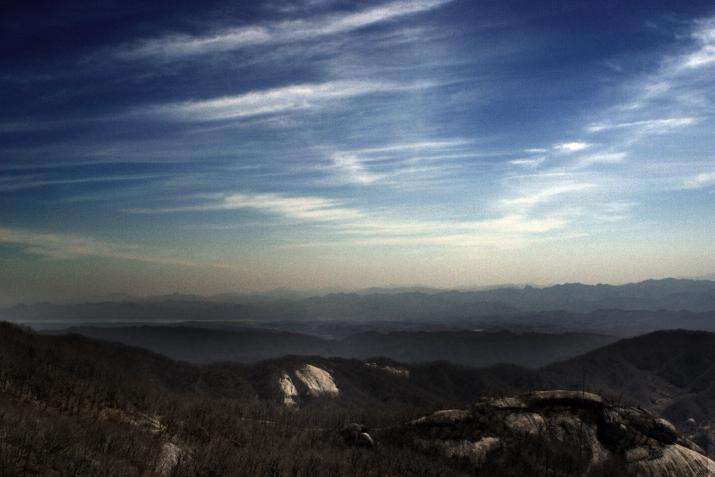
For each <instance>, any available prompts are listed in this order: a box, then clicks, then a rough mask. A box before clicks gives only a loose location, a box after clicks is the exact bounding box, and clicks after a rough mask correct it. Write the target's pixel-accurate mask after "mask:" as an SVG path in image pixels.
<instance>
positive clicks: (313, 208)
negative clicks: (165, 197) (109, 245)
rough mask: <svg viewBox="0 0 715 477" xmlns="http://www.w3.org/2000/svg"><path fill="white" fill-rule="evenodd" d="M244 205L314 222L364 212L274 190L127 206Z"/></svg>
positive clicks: (181, 209) (142, 211) (158, 211)
mask: <svg viewBox="0 0 715 477" xmlns="http://www.w3.org/2000/svg"><path fill="white" fill-rule="evenodd" d="M240 209H254V210H259V211H262V212H267V213H271V214H275V215H279V216H283V217H286V218H290V219H296V220H303V221H311V222H326V221H327V222H335V221H345V220H354V219H356V218H358V217H360V216H361V215H362V214H361V213H360V212H359V211H357V210H355V209H351V208H346V207H342V206H341V205H340V203H339V201H337V200H333V199H326V198H323V197H311V196H307V197H300V196H285V195H282V194H273V193H266V194H244V193H236V194H228V195H225V196H220V197H217V198H216V200H211V201H208V202H205V203H200V204H195V205H189V206H185V207H170V208H156V209H127V210H126V212H129V213H136V214H163V213H176V212H196V211H211V210H240Z"/></svg>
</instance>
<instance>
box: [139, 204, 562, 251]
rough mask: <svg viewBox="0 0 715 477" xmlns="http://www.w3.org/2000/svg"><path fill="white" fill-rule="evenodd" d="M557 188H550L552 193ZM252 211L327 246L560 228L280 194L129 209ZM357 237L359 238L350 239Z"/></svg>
mask: <svg viewBox="0 0 715 477" xmlns="http://www.w3.org/2000/svg"><path fill="white" fill-rule="evenodd" d="M555 193H557V192H554V194H555ZM235 209H254V210H258V211H260V212H263V213H266V214H273V215H278V216H280V217H283V218H287V219H292V220H297V221H302V222H308V223H313V224H314V225H316V226H321V227H330V229H331V230H332V231H333V233H334V235H333V236H332V237H333V240H334V242H333V244H335V245H339V244H343V245H345V244H350V243H353V242H356V243H357V242H359V243H360V244H361V245H390V244H394V245H401V244H412V245H429V244H434V245H437V244H442V245H450V244H451V245H466V244H471V245H472V246H489V247H499V248H504V247H507V248H510V247H514V246H516V244H517V243H519V244H525V243H527V242H528V241H529V239H531V238H534V237H538V236H542V235H543V234H546V233H549V232H553V231H556V230H559V229H562V228H563V227H565V226H566V225H567V221H566V220H565V218H564V217H559V216H545V217H532V216H529V215H525V214H522V213H512V214H507V215H504V216H502V217H498V218H494V219H484V220H476V221H474V220H449V219H445V220H443V221H436V220H423V219H416V218H409V219H406V218H404V217H395V216H387V215H382V214H373V213H370V212H368V211H366V210H362V209H356V208H352V207H346V206H345V205H343V204H342V203H341V202H340V201H337V200H333V199H327V198H323V197H313V196H307V197H299V196H292V197H291V196H285V195H282V194H273V193H265V194H244V193H237V194H229V195H226V196H224V197H221V198H218V199H217V200H214V201H211V202H208V203H204V204H198V205H193V206H187V207H180V208H170V209H168V208H167V209H143V210H130V211H128V212H134V213H172V212H188V211H210V210H235ZM356 237H359V240H357V239H356Z"/></svg>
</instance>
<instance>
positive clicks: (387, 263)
mask: <svg viewBox="0 0 715 477" xmlns="http://www.w3.org/2000/svg"><path fill="white" fill-rule="evenodd" d="M32 3H33V4H32V5H31V6H30V5H28V2H24V3H20V2H18V5H17V6H13V5H12V2H11V4H10V5H9V6H7V7H4V9H5V11H4V12H3V15H2V19H0V27H1V28H0V32H1V33H0V36H2V41H1V42H0V45H2V46H0V51H1V53H0V63H1V64H0V104H2V108H0V194H1V197H2V201H0V264H1V265H2V267H1V270H0V303H14V302H17V301H36V300H44V299H49V300H59V299H62V300H72V299H81V298H84V297H89V296H94V295H102V294H107V293H114V292H116V293H131V294H156V293H168V292H174V291H178V292H197V293H219V292H226V291H249V290H263V289H269V288H273V287H292V288H320V287H348V288H350V287H364V286H373V285H387V284H424V285H432V286H441V287H454V286H480V285H490V284H498V283H535V284H550V283H556V282H565V281H582V282H589V283H593V282H610V283H621V282H626V281H633V280H639V279H644V278H649V277H664V276H698V275H704V274H709V273H712V272H713V271H715V245H713V244H714V243H715V240H713V236H715V214H714V213H713V211H714V210H715V208H714V206H715V134H713V131H715V127H714V126H715V121H714V118H713V111H714V109H713V105H714V102H715V81H714V80H715V7H713V6H712V2H707V1H703V2H697V1H693V2H666V1H661V2H653V1H648V2H645V1H643V2H638V1H633V2H620V1H599V2H538V1H528V2H527V1H524V2H517V1H513V2H509V1H499V2H480V1H466V0H413V1H404V0H392V1H389V0H388V1H375V2H345V1H338V0H296V1H287V0H273V1H266V2H257V3H253V4H250V3H248V2H227V1H206V2H165V3H164V2H127V1H114V2H112V1H107V2H89V1H86V2H82V1H75V2H72V1H68V2H47V3H46V4H45V5H43V4H42V2H32Z"/></svg>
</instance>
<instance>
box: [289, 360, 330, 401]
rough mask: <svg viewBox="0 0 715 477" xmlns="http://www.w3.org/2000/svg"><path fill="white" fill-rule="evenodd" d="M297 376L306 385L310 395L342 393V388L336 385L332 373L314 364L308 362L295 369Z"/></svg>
mask: <svg viewBox="0 0 715 477" xmlns="http://www.w3.org/2000/svg"><path fill="white" fill-rule="evenodd" d="M295 377H296V378H298V379H299V380H300V381H301V382H302V383H303V384H304V385H305V387H306V388H307V391H308V394H309V395H310V396H313V397H320V396H329V397H335V396H337V395H338V394H340V390H339V389H338V387H337V386H336V385H335V381H333V377H332V376H331V374H330V373H329V372H327V371H326V370H324V369H321V368H319V367H317V366H313V365H312V364H306V365H305V366H303V367H302V368H300V369H297V370H296V371H295Z"/></svg>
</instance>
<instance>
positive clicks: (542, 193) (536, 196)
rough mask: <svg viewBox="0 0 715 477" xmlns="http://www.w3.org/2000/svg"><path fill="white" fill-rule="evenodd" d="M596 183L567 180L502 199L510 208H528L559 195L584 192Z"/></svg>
mask: <svg viewBox="0 0 715 477" xmlns="http://www.w3.org/2000/svg"><path fill="white" fill-rule="evenodd" d="M595 186H596V185H595V184H591V183H587V182H581V183H579V182H566V183H561V184H555V185H549V186H547V187H544V188H542V189H539V190H537V191H535V192H532V193H528V194H525V195H522V196H519V197H515V198H511V199H503V200H501V205H502V206H505V207H510V208H528V207H533V206H535V205H538V204H542V203H544V202H548V201H551V200H553V199H555V198H557V197H559V196H562V195H565V194H570V193H575V192H582V191H584V190H587V189H591V188H593V187H595Z"/></svg>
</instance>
